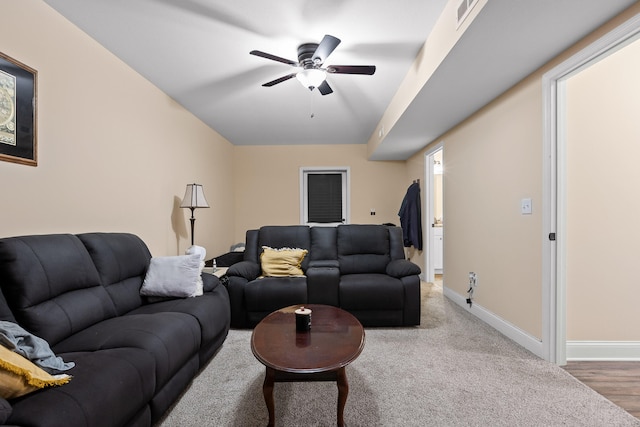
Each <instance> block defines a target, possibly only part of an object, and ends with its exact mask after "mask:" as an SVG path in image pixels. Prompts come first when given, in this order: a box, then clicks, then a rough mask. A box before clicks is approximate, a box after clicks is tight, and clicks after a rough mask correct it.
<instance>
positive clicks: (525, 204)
mask: <svg viewBox="0 0 640 427" xmlns="http://www.w3.org/2000/svg"><path fill="white" fill-rule="evenodd" d="M531 212H532V208H531V199H522V200H521V201H520V213H521V214H522V215H531Z"/></svg>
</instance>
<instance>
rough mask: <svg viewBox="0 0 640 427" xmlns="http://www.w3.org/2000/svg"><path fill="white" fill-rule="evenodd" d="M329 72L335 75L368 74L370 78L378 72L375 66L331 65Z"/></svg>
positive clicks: (328, 68)
mask: <svg viewBox="0 0 640 427" xmlns="http://www.w3.org/2000/svg"><path fill="white" fill-rule="evenodd" d="M327 72H329V73H334V74H367V75H369V76H371V75H373V73H375V72H376V66H375V65H330V66H328V67H327Z"/></svg>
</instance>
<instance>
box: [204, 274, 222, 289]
mask: <svg viewBox="0 0 640 427" xmlns="http://www.w3.org/2000/svg"><path fill="white" fill-rule="evenodd" d="M200 276H201V277H202V290H203V291H204V292H211V291H213V290H214V289H215V288H217V287H218V285H219V284H220V279H219V278H218V277H217V276H214V275H213V274H210V273H202V274H201V275H200Z"/></svg>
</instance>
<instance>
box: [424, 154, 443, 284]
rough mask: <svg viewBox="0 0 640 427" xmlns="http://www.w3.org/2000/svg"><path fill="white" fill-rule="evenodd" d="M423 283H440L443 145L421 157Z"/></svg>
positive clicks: (441, 267)
mask: <svg viewBox="0 0 640 427" xmlns="http://www.w3.org/2000/svg"><path fill="white" fill-rule="evenodd" d="M425 156H426V157H425V183H426V185H425V205H426V206H425V212H426V215H425V223H426V224H425V225H426V229H427V233H426V245H425V247H426V251H425V266H426V268H425V270H426V271H425V280H426V281H427V282H432V283H434V282H438V283H440V284H442V282H443V280H444V182H443V181H444V180H443V176H444V143H443V142H439V143H438V144H436V145H435V146H434V147H432V148H431V150H429V151H427V152H426V153H425Z"/></svg>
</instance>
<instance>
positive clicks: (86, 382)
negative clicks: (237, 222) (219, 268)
mask: <svg viewBox="0 0 640 427" xmlns="http://www.w3.org/2000/svg"><path fill="white" fill-rule="evenodd" d="M150 259H151V255H150V253H149V250H148V248H147V246H146V245H145V244H144V242H143V241H142V240H140V239H139V238H138V237H136V236H134V235H132V234H125V233H89V234H80V235H71V234H56V235H41V236H24V237H12V238H5V239H0V286H1V289H2V293H0V320H3V321H11V322H16V323H18V324H19V325H20V326H22V327H23V328H24V329H26V330H27V331H28V332H30V333H32V334H34V335H37V336H39V337H41V338H44V339H45V340H47V342H48V343H49V345H50V346H51V349H52V350H53V351H54V352H55V353H56V355H58V356H61V357H62V358H63V359H64V361H65V362H74V363H75V367H74V368H72V369H71V370H70V371H68V373H69V374H70V375H72V376H73V378H72V380H71V381H70V382H69V383H68V384H65V385H63V386H60V387H49V388H45V389H42V390H38V391H35V392H33V393H31V394H27V395H26V396H23V397H18V398H15V399H10V400H9V401H7V400H4V399H0V417H1V418H0V424H4V423H6V424H10V425H18V426H61V427H62V426H64V427H68V426H83V427H84V426H104V427H115V426H150V425H153V424H154V423H155V422H156V421H158V420H159V419H160V418H161V416H162V415H163V413H164V412H165V411H166V410H167V409H168V408H169V407H170V406H171V404H172V403H173V402H174V401H175V400H176V399H177V398H178V397H179V395H180V394H181V393H182V392H183V391H184V390H185V388H186V387H187V386H188V385H189V383H190V382H191V380H192V379H193V377H194V376H195V375H196V374H197V372H198V371H199V370H200V369H201V368H202V367H203V366H204V365H205V364H206V363H207V362H208V361H209V360H210V359H211V358H212V357H213V355H214V354H215V353H216V352H217V350H218V349H219V348H220V347H221V345H222V343H223V342H224V340H225V338H226V336H227V333H228V331H229V324H230V311H229V296H228V293H227V290H226V288H225V287H224V286H222V285H221V284H220V282H219V280H218V279H217V278H216V277H215V276H212V275H208V274H203V275H202V277H203V281H204V290H205V292H204V295H202V296H199V297H194V298H183V299H161V300H160V301H156V302H153V303H151V302H150V301H148V299H147V297H142V296H140V288H141V285H142V283H143V280H144V278H145V274H146V271H147V268H148V266H149V264H150Z"/></svg>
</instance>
